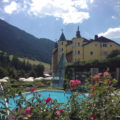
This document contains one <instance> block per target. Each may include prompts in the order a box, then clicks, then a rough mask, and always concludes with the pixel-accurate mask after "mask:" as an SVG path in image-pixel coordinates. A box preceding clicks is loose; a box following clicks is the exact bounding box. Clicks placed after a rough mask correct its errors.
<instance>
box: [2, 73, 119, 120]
mask: <svg viewBox="0 0 120 120" xmlns="http://www.w3.org/2000/svg"><path fill="white" fill-rule="evenodd" d="M116 83H117V81H116V80H115V79H113V78H112V77H111V75H110V74H109V73H108V72H104V73H99V74H97V75H95V76H93V77H89V78H88V79H87V80H86V82H85V84H83V85H82V83H81V81H80V80H70V82H69V86H70V90H71V92H72V96H71V97H70V99H69V100H68V102H67V103H66V104H60V103H57V100H53V99H52V98H51V97H48V98H46V99H41V95H40V94H38V95H36V92H35V88H32V89H31V90H30V92H31V93H33V98H31V99H30V100H26V99H25V97H24V96H23V95H22V94H21V93H19V96H20V98H19V99H18V100H17V101H16V104H17V107H16V108H15V109H14V110H10V108H6V109H5V108H1V110H0V113H1V116H2V118H1V119H3V117H4V119H5V116H6V115H7V114H6V113H7V110H9V112H10V115H12V116H13V117H14V119H15V120H17V119H18V120H19V119H20V120H21V119H29V120H34V119H35V120H120V89H116V88H115V85H116ZM79 88H82V89H86V91H87V93H83V92H81V91H80V90H79ZM12 90H13V89H12ZM9 92H10V89H9ZM81 94H82V95H83V96H85V97H84V99H83V98H81V97H79V96H80V95H81ZM7 96H8V95H5V97H6V98H7V99H8V98H9V97H7ZM13 98H14V97H13ZM23 103H24V104H25V106H24V107H23V106H22V104H23ZM10 115H9V116H6V118H9V117H10ZM8 120H9V119H8Z"/></svg>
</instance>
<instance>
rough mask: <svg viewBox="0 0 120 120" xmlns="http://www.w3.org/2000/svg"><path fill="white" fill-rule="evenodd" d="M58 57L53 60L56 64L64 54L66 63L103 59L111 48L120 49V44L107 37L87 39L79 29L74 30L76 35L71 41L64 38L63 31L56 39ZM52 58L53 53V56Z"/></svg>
mask: <svg viewBox="0 0 120 120" xmlns="http://www.w3.org/2000/svg"><path fill="white" fill-rule="evenodd" d="M57 44H58V46H57V48H54V49H58V51H57V52H58V53H57V54H58V57H57V58H58V59H57V60H56V61H55V62H56V63H52V64H53V66H54V64H58V63H59V60H60V57H61V55H62V54H64V55H65V56H66V58H67V61H68V63H74V62H79V61H85V62H89V61H93V60H103V59H105V58H106V57H107V56H108V55H109V54H110V53H111V52H112V51H113V50H117V49H119V50H120V45H119V44H118V43H116V42H114V41H112V40H110V39H108V38H105V37H98V36H97V35H96V36H95V39H94V40H87V39H85V38H82V37H81V36H80V31H79V28H78V31H77V32H76V37H75V38H73V39H72V40H71V41H70V40H69V41H68V40H66V38H65V36H64V34H63V32H62V35H61V37H60V39H59V41H58V43H57ZM52 57H53V58H54V53H53V56H52Z"/></svg>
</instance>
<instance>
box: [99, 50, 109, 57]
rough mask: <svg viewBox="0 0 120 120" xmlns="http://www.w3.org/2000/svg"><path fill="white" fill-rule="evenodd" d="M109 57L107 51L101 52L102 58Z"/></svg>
mask: <svg viewBox="0 0 120 120" xmlns="http://www.w3.org/2000/svg"><path fill="white" fill-rule="evenodd" d="M107 55H108V52H107V51H101V52H100V56H107Z"/></svg>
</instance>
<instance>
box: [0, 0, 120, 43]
mask: <svg viewBox="0 0 120 120" xmlns="http://www.w3.org/2000/svg"><path fill="white" fill-rule="evenodd" d="M0 19H2V20H4V21H6V22H8V23H10V24H12V25H14V26H16V27H18V28H20V29H22V30H24V31H26V32H28V33H30V34H32V35H34V36H35V37H37V38H49V39H51V40H53V41H57V40H58V39H59V37H60V35H61V31H62V29H63V31H64V34H65V37H66V39H67V40H71V39H72V38H73V37H75V34H76V30H77V27H78V26H79V27H80V33H81V36H82V37H84V38H86V39H88V40H90V39H94V36H95V35H96V34H97V35H98V36H105V37H107V38H109V39H111V40H114V41H116V42H118V43H120V0H0Z"/></svg>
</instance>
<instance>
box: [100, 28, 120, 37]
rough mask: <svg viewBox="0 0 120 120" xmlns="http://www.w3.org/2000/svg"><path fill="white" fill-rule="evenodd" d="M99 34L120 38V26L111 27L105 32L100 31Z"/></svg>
mask: <svg viewBox="0 0 120 120" xmlns="http://www.w3.org/2000/svg"><path fill="white" fill-rule="evenodd" d="M98 35H99V36H105V37H108V38H120V27H117V28H109V29H108V30H107V31H106V32H104V33H99V34H98Z"/></svg>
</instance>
